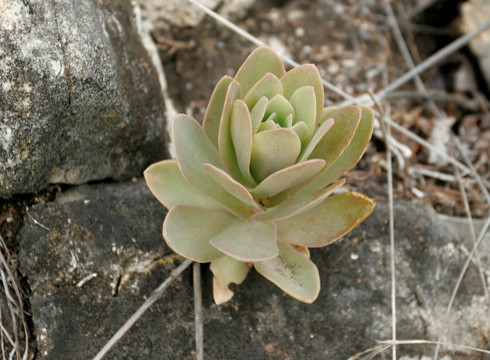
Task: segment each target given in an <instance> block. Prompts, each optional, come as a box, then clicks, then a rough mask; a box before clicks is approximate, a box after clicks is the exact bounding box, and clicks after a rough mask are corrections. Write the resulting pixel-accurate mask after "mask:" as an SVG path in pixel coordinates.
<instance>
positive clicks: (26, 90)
mask: <svg viewBox="0 0 490 360" xmlns="http://www.w3.org/2000/svg"><path fill="white" fill-rule="evenodd" d="M22 90H24V91H25V92H26V93H28V94H29V93H30V92H31V91H32V87H31V86H30V85H29V84H27V83H25V84H24V85H23V86H22Z"/></svg>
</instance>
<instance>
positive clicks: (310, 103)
mask: <svg viewBox="0 0 490 360" xmlns="http://www.w3.org/2000/svg"><path fill="white" fill-rule="evenodd" d="M290 102H291V105H292V107H293V108H294V113H295V117H294V122H295V123H299V122H303V123H304V124H305V125H306V127H307V129H308V131H307V133H306V140H310V138H311V137H312V136H313V132H314V131H315V129H316V119H317V113H316V97H315V90H314V89H313V87H312V86H303V87H301V88H299V89H298V90H296V91H295V92H294V93H293V95H291V99H290Z"/></svg>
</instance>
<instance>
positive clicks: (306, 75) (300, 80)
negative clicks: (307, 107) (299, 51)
mask: <svg viewBox="0 0 490 360" xmlns="http://www.w3.org/2000/svg"><path fill="white" fill-rule="evenodd" d="M281 82H282V85H283V88H284V90H283V95H284V96H285V97H286V99H291V97H292V96H293V94H294V93H295V91H296V90H298V89H300V88H302V87H304V86H313V89H314V90H315V98H316V102H315V103H316V111H315V114H316V116H317V118H320V114H321V113H322V109H323V102H324V93H323V84H322V78H321V76H320V73H319V72H318V69H317V68H316V66H315V65H312V64H305V65H300V66H298V67H297V68H294V69H292V70H290V71H288V72H287V73H286V74H285V75H284V76H283V77H282V78H281ZM315 121H316V119H315Z"/></svg>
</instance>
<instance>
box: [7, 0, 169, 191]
mask: <svg viewBox="0 0 490 360" xmlns="http://www.w3.org/2000/svg"><path fill="white" fill-rule="evenodd" d="M139 24H140V21H138V19H137V18H136V17H135V15H134V13H133V5H132V2H131V1H130V0H115V1H113V0H97V1H96V0H89V1H61V0H54V1H42V0H31V1H23V0H0V197H9V196H11V195H13V194H16V193H26V192H34V191H37V190H40V189H42V188H44V187H45V186H46V185H47V184H48V183H69V184H80V183H85V182H87V181H90V180H99V179H104V178H114V179H124V178H129V177H131V176H134V175H136V174H138V173H140V172H141V171H142V170H143V169H144V168H145V167H146V166H147V165H148V164H149V163H151V162H154V161H156V160H159V159H161V158H163V157H164V155H165V144H164V143H165V141H164V140H165V139H164V137H165V135H164V134H165V132H164V129H165V124H164V105H163V100H162V95H161V89H160V84H159V81H158V76H157V75H156V73H155V69H154V67H153V65H152V63H151V61H150V57H149V55H148V54H147V52H146V51H145V48H144V47H143V46H142V45H141V39H140V33H139V31H140V28H139Z"/></svg>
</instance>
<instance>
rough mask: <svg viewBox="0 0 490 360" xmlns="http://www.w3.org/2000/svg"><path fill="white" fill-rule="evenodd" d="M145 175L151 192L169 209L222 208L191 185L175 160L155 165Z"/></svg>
mask: <svg viewBox="0 0 490 360" xmlns="http://www.w3.org/2000/svg"><path fill="white" fill-rule="evenodd" d="M144 175H145V180H146V183H147V184H148V187H149V188H150V191H151V192H152V193H153V195H154V196H155V197H156V198H157V200H158V201H160V202H161V203H162V204H163V205H164V206H165V207H166V208H167V209H170V208H171V207H174V206H176V205H189V206H202V207H206V208H210V209H213V208H215V209H219V208H221V206H220V205H219V204H218V203H216V202H214V201H213V200H211V199H209V198H207V197H206V196H204V195H203V194H201V193H200V192H198V191H197V190H196V189H194V188H193V187H192V186H191V185H189V183H188V182H187V181H186V180H185V178H184V177H183V176H182V173H181V172H180V169H179V165H178V164H177V161H175V160H163V161H160V162H157V163H154V164H152V165H150V166H149V167H148V168H147V169H146V170H145V172H144Z"/></svg>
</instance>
